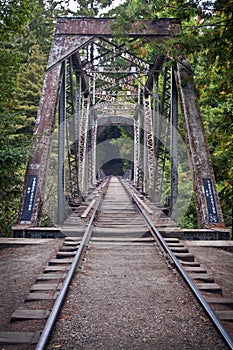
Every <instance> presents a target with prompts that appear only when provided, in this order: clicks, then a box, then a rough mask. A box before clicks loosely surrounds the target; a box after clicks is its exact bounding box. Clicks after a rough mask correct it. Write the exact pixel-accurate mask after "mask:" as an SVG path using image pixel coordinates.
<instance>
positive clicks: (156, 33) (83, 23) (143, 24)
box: [55, 17, 181, 39]
mask: <svg viewBox="0 0 233 350" xmlns="http://www.w3.org/2000/svg"><path fill="white" fill-rule="evenodd" d="M114 23H116V20H115V19H114V18H67V17H60V18H58V20H57V26H56V31H55V35H61V36H63V35H65V36H67V35H101V36H105V35H106V36H111V35H114V30H113V25H114ZM180 31H181V22H180V20H179V19H176V18H161V19H156V20H154V21H149V20H139V21H137V22H135V23H133V24H132V26H131V28H130V29H129V32H128V33H127V35H128V36H137V37H138V36H153V37H157V38H165V39H166V38H168V37H171V36H174V35H176V34H178V33H180Z"/></svg>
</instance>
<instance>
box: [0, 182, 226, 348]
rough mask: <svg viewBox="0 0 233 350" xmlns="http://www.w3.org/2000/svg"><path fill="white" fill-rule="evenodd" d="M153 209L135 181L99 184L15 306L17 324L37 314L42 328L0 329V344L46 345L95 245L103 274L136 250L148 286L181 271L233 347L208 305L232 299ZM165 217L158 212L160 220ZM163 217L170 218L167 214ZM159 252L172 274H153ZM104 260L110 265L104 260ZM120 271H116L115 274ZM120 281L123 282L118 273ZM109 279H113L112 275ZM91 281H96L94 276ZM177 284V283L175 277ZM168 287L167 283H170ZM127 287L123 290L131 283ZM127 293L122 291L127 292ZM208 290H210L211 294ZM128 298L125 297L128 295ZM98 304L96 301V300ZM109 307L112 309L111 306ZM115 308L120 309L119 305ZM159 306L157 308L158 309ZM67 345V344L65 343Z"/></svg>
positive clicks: (211, 318) (14, 318)
mask: <svg viewBox="0 0 233 350" xmlns="http://www.w3.org/2000/svg"><path fill="white" fill-rule="evenodd" d="M153 213H154V208H153V205H150V204H149V202H147V201H146V200H144V199H143V198H142V197H141V196H140V194H138V193H137V192H136V191H135V190H134V189H133V188H132V187H131V186H129V185H128V184H123V183H122V182H121V181H120V180H119V179H118V178H116V177H112V178H111V179H110V180H109V183H108V182H106V183H104V184H103V185H101V189H100V190H99V191H97V193H96V196H95V197H94V199H92V201H91V202H90V204H89V205H88V206H87V207H85V208H82V212H81V213H80V215H77V213H74V215H73V216H71V217H70V218H69V219H68V220H67V222H66V223H65V225H64V232H66V233H67V234H70V233H71V234H72V236H69V237H66V238H65V240H64V243H63V246H62V247H61V249H60V250H59V252H58V253H57V255H56V258H55V259H52V260H51V261H50V262H49V265H48V266H47V267H46V268H45V270H44V273H43V274H41V275H39V276H37V280H36V283H35V285H33V286H32V288H31V290H30V293H29V294H28V296H27V298H26V300H25V308H21V309H19V310H15V312H14V313H13V314H12V316H11V322H12V323H16V324H17V325H18V326H17V327H18V329H20V323H22V325H23V327H24V325H25V322H26V323H27V324H28V322H30V321H29V320H33V322H35V325H36V326H38V327H39V328H38V330H37V331H35V329H34V330H33V331H29V330H28V329H29V328H30V327H25V329H26V330H27V331H24V332H22V331H12V332H2V333H1V334H0V344H4V346H7V344H16V348H17V349H20V346H21V345H20V344H22V346H25V344H28V347H22V349H34V348H36V350H40V349H45V348H46V346H47V344H48V342H49V339H50V336H51V332H52V329H53V327H54V325H55V323H56V320H57V317H58V315H59V312H60V310H61V308H62V305H63V302H64V300H65V297H66V294H67V291H68V290H69V287H70V284H71V281H72V279H73V276H74V274H75V272H76V271H77V269H79V268H80V266H81V265H84V270H85V263H83V259H84V256H85V252H86V251H87V250H88V249H90V247H91V251H94V253H92V254H94V255H96V257H95V259H96V260H93V261H92V265H91V266H95V265H96V266H97V267H98V268H97V269H96V271H97V272H96V273H100V277H101V279H102V280H104V278H106V271H107V269H108V268H109V264H111V261H112V259H113V260H114V256H115V255H114V254H116V256H115V258H116V263H120V264H122V265H124V264H125V265H127V260H129V261H130V259H132V260H133V259H135V256H136V260H135V262H134V265H135V266H136V268H137V270H140V268H141V269H143V274H144V279H145V280H148V281H149V283H147V288H151V285H153V283H154V281H153V278H154V279H155V280H159V279H160V278H161V279H162V280H163V283H164V285H166V283H168V280H169V278H171V276H170V275H173V274H174V273H171V271H178V272H179V274H180V275H181V276H182V278H183V280H184V281H185V283H186V284H187V285H188V286H189V288H190V290H191V291H192V294H194V295H195V297H196V299H197V300H198V303H199V304H200V305H201V306H202V308H203V309H204V311H205V314H206V315H207V316H208V318H209V319H210V320H211V322H213V323H214V327H215V328H216V329H217V331H218V333H219V334H220V336H221V337H222V339H223V340H224V342H225V345H226V348H229V349H233V342H232V338H231V336H230V335H229V333H228V332H227V331H226V329H225V327H223V325H222V323H221V322H220V320H219V318H218V317H217V314H218V311H216V312H214V311H213V307H210V303H211V305H219V304H221V305H224V304H225V305H232V300H231V299H227V298H222V297H221V293H222V291H221V288H220V287H219V286H218V285H217V284H216V283H215V281H214V279H213V278H212V276H209V275H208V273H207V271H206V270H205V269H204V268H203V267H202V266H200V264H198V263H197V262H196V261H195V258H194V257H193V256H192V254H190V253H189V252H188V250H187V248H185V246H184V245H183V244H182V243H180V240H179V239H178V238H166V239H163V237H162V235H161V234H160V232H159V231H158V229H157V228H156V227H155V225H154V220H153ZM162 218H163V217H161V215H160V221H161V220H162ZM81 219H82V220H81ZM164 221H166V217H165V216H164ZM83 222H86V227H85V233H84V235H83V236H82V237H81V236H80V237H77V236H75V234H74V232H75V227H77V225H80V223H82V225H83ZM106 252H107V255H106ZM113 252H114V253H113ZM141 252H143V256H144V255H145V256H148V259H147V260H146V259H144V258H143V257H142V253H141ZM137 254H138V259H137ZM155 254H157V255H159V256H160V258H161V255H163V258H162V260H163V261H164V260H166V263H167V267H169V268H167V267H166V270H167V272H164V271H163V275H164V276H166V275H167V274H168V275H169V278H168V280H167V281H166V280H165V279H164V278H163V277H161V276H157V275H154V269H153V270H151V263H152V262H153V259H155V260H156V258H155ZM103 256H105V258H103ZM109 256H111V257H110V258H109ZM101 259H102V261H103V266H104V268H103V269H102V270H101V268H100V266H99V262H98V261H101ZM109 259H110V261H109ZM151 260H152V262H151ZM142 262H143V266H144V268H143V266H142ZM105 263H107V264H108V266H105ZM158 264H159V262H158ZM152 265H153V264H152ZM174 267H175V268H174ZM114 268H115V267H114V266H111V271H112V270H114ZM131 268H132V266H131ZM98 269H99V270H98ZM81 271H82V270H81ZM98 271H99V272H98ZM101 271H102V272H101ZM117 271H118V270H116V272H115V273H116V275H117V273H118V272H117ZM127 271H128V270H127ZM132 271H133V270H132ZM127 273H128V272H126V274H127ZM132 273H133V272H132ZM138 273H139V272H138V271H137V274H138ZM140 273H141V272H140ZM147 273H148V274H149V275H148V274H147ZM123 275H124V274H123ZM153 276H154V277H153ZM84 278H87V277H84ZM118 278H119V276H118ZM134 278H135V281H136V282H135V283H136V284H135V286H136V287H137V286H138V288H139V289H140V285H141V284H140V283H141V282H140V281H141V277H140V278H138V277H137V275H135V276H134ZM116 281H117V283H119V280H118V279H117V280H116ZM116 281H115V282H116ZM129 281H130V282H129V283H134V282H133V281H132V280H130V279H129ZM169 281H170V280H169ZM111 282H112V283H113V281H112V280H111ZM115 282H114V283H115ZM176 282H177V281H176ZM90 283H91V284H92V282H90ZM106 283H107V281H106ZM169 283H170V282H169ZM91 284H90V285H91ZM126 284H127V280H126ZM175 286H176V287H177V285H176V283H175ZM167 288H169V286H168V285H167ZM123 290H124V293H125V292H126V291H127V288H126V289H123ZM124 293H123V295H125V294H124ZM145 293H146V291H145ZM164 293H165V292H164ZM202 293H204V294H202ZM209 293H215V294H217V295H220V296H219V297H215V298H213V294H209ZM165 294H166V293H165ZM203 295H204V296H203ZM206 295H210V296H209V297H207V296H206ZM99 297H100V296H99ZM125 298H126V299H127V296H126V295H125ZM137 298H138V295H137V293H136V294H135V298H134V300H137ZM167 298H168V296H167ZM161 299H162V297H161ZM142 300H143V299H142ZM208 301H209V303H208ZM128 302H129V301H128ZM129 303H130V302H129ZM144 303H145V300H144ZM51 305H53V306H51ZM45 306H46V307H45ZM111 307H113V305H111ZM147 307H149V310H148V311H147V313H148V314H150V307H151V306H150V305H147ZM94 308H95V305H93V309H94ZM174 309H175V306H174ZM109 311H110V312H111V309H110V310H109ZM117 312H120V311H119V309H118V311H117ZM141 312H142V311H141ZM157 312H158V313H159V311H158V310H157ZM142 313H143V312H142ZM221 314H222V315H223V317H224V318H225V319H227V316H226V315H227V314H228V315H229V309H227V310H226V311H225V310H223V311H221V313H220V312H219V315H221ZM123 316H124V315H123ZM123 316H122V317H123ZM135 317H136V316H135ZM229 318H230V317H229ZM45 320H46V321H45ZM16 321H17V322H16ZM36 322H38V324H37V323H36ZM43 324H44V326H43V331H42V332H41V328H40V327H41V326H42V325H43ZM17 327H16V329H17ZM118 327H119V325H118ZM30 344H33V345H30ZM52 348H56V347H51V349H52ZM58 348H59V347H58ZM66 349H69V348H68V347H67V348H66Z"/></svg>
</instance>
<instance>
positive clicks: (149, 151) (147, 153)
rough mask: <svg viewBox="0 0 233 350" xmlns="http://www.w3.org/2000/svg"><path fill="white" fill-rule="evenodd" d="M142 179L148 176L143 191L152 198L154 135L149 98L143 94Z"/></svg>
mask: <svg viewBox="0 0 233 350" xmlns="http://www.w3.org/2000/svg"><path fill="white" fill-rule="evenodd" d="M143 107H144V108H143V110H144V178H145V175H146V174H148V182H145V190H146V192H148V194H149V196H150V197H151V198H153V196H154V134H153V125H152V109H151V96H150V95H147V96H146V95H145V94H144V99H143Z"/></svg>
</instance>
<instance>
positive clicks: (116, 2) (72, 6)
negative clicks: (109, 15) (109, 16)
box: [70, 0, 125, 13]
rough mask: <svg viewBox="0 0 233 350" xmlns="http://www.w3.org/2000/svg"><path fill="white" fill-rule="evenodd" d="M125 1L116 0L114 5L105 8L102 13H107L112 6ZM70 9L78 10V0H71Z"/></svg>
mask: <svg viewBox="0 0 233 350" xmlns="http://www.w3.org/2000/svg"><path fill="white" fill-rule="evenodd" d="M123 2H125V0H114V1H113V2H112V5H111V6H110V7H108V8H107V9H105V10H104V11H101V13H105V12H108V11H109V10H110V9H111V8H114V7H116V6H118V5H119V4H121V3H123ZM70 9H71V10H72V11H76V10H77V0H76V1H75V0H71V1H70Z"/></svg>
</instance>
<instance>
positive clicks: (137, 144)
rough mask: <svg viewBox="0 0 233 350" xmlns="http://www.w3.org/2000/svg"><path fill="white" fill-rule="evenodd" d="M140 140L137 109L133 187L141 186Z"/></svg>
mask: <svg viewBox="0 0 233 350" xmlns="http://www.w3.org/2000/svg"><path fill="white" fill-rule="evenodd" d="M140 139H141V116H140V110H139V109H138V110H137V112H136V115H135V118H134V176H133V178H134V185H135V186H136V187H140V186H141V185H142V183H141V179H140Z"/></svg>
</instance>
